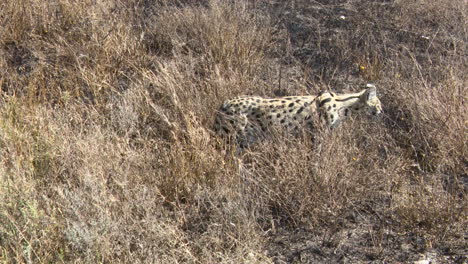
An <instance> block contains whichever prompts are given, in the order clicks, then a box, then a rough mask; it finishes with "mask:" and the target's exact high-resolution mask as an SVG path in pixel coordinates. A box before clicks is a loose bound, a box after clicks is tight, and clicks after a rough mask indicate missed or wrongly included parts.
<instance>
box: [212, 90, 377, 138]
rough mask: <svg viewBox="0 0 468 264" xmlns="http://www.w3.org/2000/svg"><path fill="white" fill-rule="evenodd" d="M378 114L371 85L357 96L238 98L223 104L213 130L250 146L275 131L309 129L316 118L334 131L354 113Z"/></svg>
mask: <svg viewBox="0 0 468 264" xmlns="http://www.w3.org/2000/svg"><path fill="white" fill-rule="evenodd" d="M381 111H382V107H381V104H380V100H379V98H378V97H377V93H376V88H375V86H374V85H372V84H367V85H366V89H364V90H362V91H360V92H358V93H348V94H335V93H333V92H330V91H326V92H322V93H320V94H319V95H317V96H287V97H280V98H263V97H257V96H251V97H238V98H234V99H231V100H227V101H225V102H224V103H223V105H222V106H221V108H220V109H219V111H218V113H217V115H216V119H215V130H216V131H217V132H218V133H219V134H222V135H235V136H236V139H237V140H238V141H241V142H243V143H249V142H252V141H255V140H256V139H257V138H258V137H259V136H263V135H265V134H266V133H267V132H269V131H271V130H272V129H276V128H282V129H286V131H293V132H297V131H300V130H302V129H304V128H305V129H311V128H313V127H314V120H316V119H317V118H314V117H316V116H320V117H321V118H322V120H325V121H326V124H327V125H328V127H330V128H333V127H336V126H337V125H338V124H339V123H340V122H341V121H342V120H344V119H346V118H347V117H348V116H349V115H351V113H353V112H368V113H371V114H372V115H378V114H380V113H381Z"/></svg>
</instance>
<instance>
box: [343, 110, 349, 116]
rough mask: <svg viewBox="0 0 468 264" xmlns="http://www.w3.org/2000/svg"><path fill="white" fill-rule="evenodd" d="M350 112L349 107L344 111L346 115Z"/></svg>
mask: <svg viewBox="0 0 468 264" xmlns="http://www.w3.org/2000/svg"><path fill="white" fill-rule="evenodd" d="M348 112H349V109H348V108H346V109H345V111H344V115H345V116H348Z"/></svg>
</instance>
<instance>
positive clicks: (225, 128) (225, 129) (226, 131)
mask: <svg viewBox="0 0 468 264" xmlns="http://www.w3.org/2000/svg"><path fill="white" fill-rule="evenodd" d="M221 128H222V129H223V130H224V132H225V133H229V129H227V127H221Z"/></svg>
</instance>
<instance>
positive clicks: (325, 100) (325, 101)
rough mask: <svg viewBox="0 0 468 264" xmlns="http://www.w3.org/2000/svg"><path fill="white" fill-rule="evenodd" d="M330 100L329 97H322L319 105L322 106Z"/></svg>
mask: <svg viewBox="0 0 468 264" xmlns="http://www.w3.org/2000/svg"><path fill="white" fill-rule="evenodd" d="M330 101H331V98H327V99H324V100H322V101H321V102H320V104H319V107H322V106H323V105H324V104H326V103H328V102H330Z"/></svg>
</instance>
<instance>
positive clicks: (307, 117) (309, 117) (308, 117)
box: [304, 115, 312, 120]
mask: <svg viewBox="0 0 468 264" xmlns="http://www.w3.org/2000/svg"><path fill="white" fill-rule="evenodd" d="M311 118H312V116H310V115H308V116H306V117H305V118H304V120H309V119H311Z"/></svg>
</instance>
